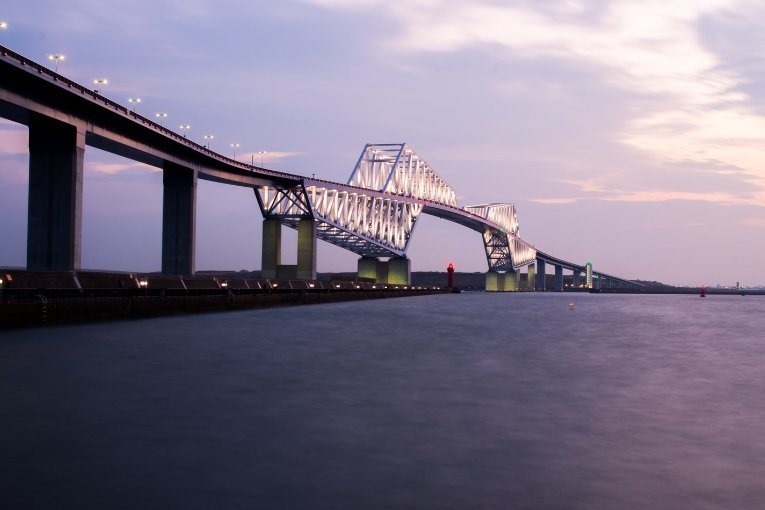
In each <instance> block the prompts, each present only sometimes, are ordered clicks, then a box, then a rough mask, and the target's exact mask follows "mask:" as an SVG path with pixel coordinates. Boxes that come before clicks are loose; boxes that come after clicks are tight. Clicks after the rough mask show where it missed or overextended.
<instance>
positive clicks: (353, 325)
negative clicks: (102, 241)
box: [0, 293, 765, 510]
mask: <svg viewBox="0 0 765 510" xmlns="http://www.w3.org/2000/svg"><path fill="white" fill-rule="evenodd" d="M571 301H573V302H574V304H575V307H574V309H573V310H570V309H569V305H568V304H569V302H571ZM764 396H765V298H762V297H756V296H747V297H740V296H720V297H716V296H714V297H707V298H706V299H701V298H699V297H696V296H615V295H583V294H576V295H571V294H566V295H561V294H511V295H508V294H483V293H476V294H472V293H465V294H461V295H443V296H430V297H417V298H405V299H390V300H379V301H371V302H355V303H339V304H329V305H316V306H308V307H299V308H298V307H295V308H282V309H271V310H257V311H245V312H236V313H227V314H212V315H197V316H188V317H173V318H162V319H153V320H145V321H135V322H120V323H108V324H96V325H85V326H75V327H65V328H59V329H37V330H25V331H14V332H5V333H0V494H2V496H0V500H4V503H2V504H1V506H2V507H3V508H99V509H100V508H263V509H345V508H347V509H397V508H400V509H464V508H468V509H505V508H514V509H515V508H520V509H525V508H529V509H685V508H687V509H694V510H699V509H702V510H703V509H758V508H765V398H764Z"/></svg>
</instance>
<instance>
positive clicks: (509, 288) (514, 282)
mask: <svg viewBox="0 0 765 510" xmlns="http://www.w3.org/2000/svg"><path fill="white" fill-rule="evenodd" d="M501 276H502V277H503V278H502V280H503V281H502V290H503V291H505V292H517V291H518V287H519V283H520V278H521V274H520V273H519V272H518V271H513V270H510V271H508V272H507V273H505V274H503V275H501Z"/></svg>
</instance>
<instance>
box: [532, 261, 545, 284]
mask: <svg viewBox="0 0 765 510" xmlns="http://www.w3.org/2000/svg"><path fill="white" fill-rule="evenodd" d="M545 274H546V273H545V261H544V260H541V259H537V277H536V280H535V282H534V288H535V289H536V290H545Z"/></svg>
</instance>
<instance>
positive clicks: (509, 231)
mask: <svg viewBox="0 0 765 510" xmlns="http://www.w3.org/2000/svg"><path fill="white" fill-rule="evenodd" d="M464 210H465V211H467V212H469V213H472V214H475V215H477V216H480V217H482V218H486V219H487V220H488V221H489V222H491V223H493V224H495V225H496V226H495V227H493V226H491V225H489V224H487V225H486V227H485V229H484V231H483V245H484V248H485V249H486V260H487V262H488V263H489V270H490V271H511V270H515V269H518V268H521V267H523V266H527V265H529V264H533V263H534V261H535V260H536V256H537V251H536V249H534V247H533V246H531V245H530V244H529V243H527V242H526V241H524V240H523V239H521V238H520V237H518V235H519V231H520V229H519V227H518V215H517V214H516V212H515V205H514V204H484V205H473V206H468V207H465V208H464Z"/></svg>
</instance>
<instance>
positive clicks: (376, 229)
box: [255, 143, 536, 271]
mask: <svg viewBox="0 0 765 510" xmlns="http://www.w3.org/2000/svg"><path fill="white" fill-rule="evenodd" d="M255 192H256V196H257V198H258V204H259V205H260V209H261V211H262V213H263V217H264V218H278V219H280V220H281V222H282V223H283V224H285V225H287V226H289V227H292V228H297V225H298V222H299V221H300V220H301V219H302V218H312V219H313V220H314V221H315V222H316V227H317V229H316V230H317V236H318V237H319V239H323V240H324V241H327V242H329V243H332V244H334V245H337V246H340V247H341V248H344V249H346V250H349V251H351V252H353V253H356V254H357V255H360V256H365V257H405V256H406V250H407V248H408V247H409V242H410V240H411V238H412V233H413V232H414V227H415V225H416V223H417V218H419V216H420V214H421V213H422V211H423V209H424V208H425V207H426V206H430V205H432V204H438V205H437V208H441V209H444V208H445V210H450V211H452V213H451V214H453V215H456V216H458V217H459V216H460V215H470V216H473V217H475V216H478V217H479V218H481V219H482V220H481V222H480V223H478V228H481V225H483V228H484V230H483V240H484V247H485V249H486V259H487V261H488V263H489V269H490V270H492V271H510V270H513V269H518V268H520V267H522V266H525V265H528V264H531V263H533V262H534V261H535V260H536V250H535V249H534V248H533V247H532V246H531V245H530V244H528V243H527V242H525V241H524V240H522V239H521V238H520V237H519V234H518V232H519V229H518V216H517V214H516V212H515V206H514V205H512V204H485V205H476V206H472V207H465V208H464V209H458V208H457V197H456V194H455V193H454V190H453V189H452V188H451V187H450V186H449V185H448V184H447V183H446V181H444V180H443V179H442V178H441V177H440V176H439V175H438V174H437V173H436V172H435V170H433V169H432V168H431V167H430V165H428V164H427V163H426V162H425V161H424V160H423V159H422V158H420V157H419V156H418V155H417V153H415V152H414V151H413V150H412V149H411V148H409V146H407V145H406V144H404V143H401V144H367V145H366V146H365V147H364V150H363V151H362V153H361V156H360V157H359V160H358V162H357V164H356V167H355V168H354V170H353V172H352V173H351V176H350V178H349V179H348V184H347V185H342V184H335V183H329V182H326V181H320V180H315V179H303V180H302V181H301V182H300V183H299V184H296V185H293V186H291V187H276V188H275V187H269V186H263V187H260V188H257V189H256V190H255ZM474 219H475V218H474ZM473 221H474V220H473Z"/></svg>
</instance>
